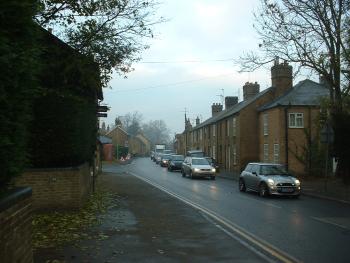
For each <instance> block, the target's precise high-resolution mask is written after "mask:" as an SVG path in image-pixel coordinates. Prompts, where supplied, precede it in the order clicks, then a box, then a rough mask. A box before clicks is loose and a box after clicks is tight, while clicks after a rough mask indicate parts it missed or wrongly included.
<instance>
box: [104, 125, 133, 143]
mask: <svg viewBox="0 0 350 263" xmlns="http://www.w3.org/2000/svg"><path fill="white" fill-rule="evenodd" d="M105 136H107V137H109V138H111V139H112V144H113V146H114V147H117V146H118V145H119V146H124V147H128V146H129V140H128V138H129V134H128V133H127V132H126V131H125V130H124V129H123V127H122V126H121V125H117V126H115V127H114V128H113V129H112V130H110V131H109V132H107V133H106V135H105Z"/></svg>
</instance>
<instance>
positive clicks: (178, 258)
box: [34, 173, 264, 263]
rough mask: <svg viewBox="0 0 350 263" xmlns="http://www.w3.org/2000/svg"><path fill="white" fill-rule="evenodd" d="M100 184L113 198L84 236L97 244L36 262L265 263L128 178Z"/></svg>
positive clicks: (48, 252) (44, 252)
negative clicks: (101, 215) (98, 219)
mask: <svg viewBox="0 0 350 263" xmlns="http://www.w3.org/2000/svg"><path fill="white" fill-rule="evenodd" d="M99 180H100V183H101V185H102V186H103V187H105V188H106V189H107V190H108V191H111V192H113V193H114V194H115V195H114V197H113V198H114V207H112V208H111V209H109V210H108V212H107V214H105V215H104V216H103V217H102V218H101V220H102V221H101V224H100V225H98V226H95V227H93V228H92V229H90V230H88V231H90V232H94V235H93V236H99V237H100V238H98V239H91V240H82V241H80V242H79V244H78V246H77V247H74V246H72V245H70V246H69V245H67V246H65V247H62V248H52V249H41V250H38V251H36V252H35V253H34V260H35V262H38V263H41V262H49V263H53V262H55V263H58V262H60V263H62V262H252V263H253V262H264V261H263V260H262V259H261V258H260V257H258V256H257V255H256V254H254V253H253V252H251V251H250V250H249V249H247V248H246V247H244V246H243V245H241V244H240V243H239V242H238V241H236V240H234V239H232V238H231V237H230V236H228V235H227V234H225V233H224V232H223V231H222V230H220V229H219V228H217V227H216V226H215V225H214V224H213V223H212V222H209V221H208V220H207V219H206V217H205V216H204V215H202V214H201V212H199V211H197V210H195V209H193V208H191V207H190V206H188V205H186V204H184V203H183V202H181V201H179V200H177V199H175V198H173V197H171V196H169V195H168V194H166V193H164V192H162V191H160V190H159V189H157V188H154V187H153V186H151V185H149V184H147V183H145V182H143V181H141V180H139V179H137V178H135V177H133V176H132V175H128V174H116V173H103V174H102V175H101V176H100V177H99ZM88 231H87V232H86V233H88ZM90 236H92V235H90ZM54 260H56V261H54Z"/></svg>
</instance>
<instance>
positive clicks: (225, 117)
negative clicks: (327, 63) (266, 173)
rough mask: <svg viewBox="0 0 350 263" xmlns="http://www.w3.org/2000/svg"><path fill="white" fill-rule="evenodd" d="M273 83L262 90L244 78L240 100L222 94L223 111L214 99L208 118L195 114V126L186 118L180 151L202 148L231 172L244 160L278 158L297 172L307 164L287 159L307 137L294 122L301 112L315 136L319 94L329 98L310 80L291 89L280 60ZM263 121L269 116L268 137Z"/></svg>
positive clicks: (287, 68)
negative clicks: (203, 119)
mask: <svg viewBox="0 0 350 263" xmlns="http://www.w3.org/2000/svg"><path fill="white" fill-rule="evenodd" d="M271 81H272V85H271V87H270V88H267V89H265V90H263V91H261V92H260V86H259V84H258V83H256V82H255V83H249V82H247V83H246V84H245V85H244V86H243V101H241V102H239V103H238V98H237V97H226V98H225V109H224V110H223V105H221V104H216V103H214V104H213V105H212V117H211V118H209V119H207V120H205V121H204V122H202V123H199V119H198V118H197V121H196V125H195V126H194V127H192V126H189V124H188V122H189V121H188V120H187V119H186V128H185V131H184V132H183V133H182V140H183V141H184V146H183V147H182V149H180V150H181V151H183V152H185V151H186V150H189V149H198V150H202V151H204V152H205V154H206V155H208V156H211V157H213V158H214V159H216V160H217V162H218V163H219V165H220V166H221V168H222V169H223V170H226V171H229V172H231V173H233V174H234V175H235V176H237V175H238V174H239V173H240V172H241V171H242V169H243V168H244V167H245V166H246V164H247V163H248V162H252V161H264V160H265V161H269V162H273V161H278V162H279V163H283V164H286V165H289V168H290V170H292V171H294V172H296V173H301V172H302V171H303V170H304V168H305V167H304V166H305V164H302V163H300V162H298V161H297V159H298V158H299V157H297V156H295V157H291V156H292V154H291V153H292V152H293V153H294V154H298V153H299V152H300V149H302V148H303V147H304V146H305V142H306V141H307V140H310V138H305V130H304V129H301V128H297V127H293V123H294V124H295V125H296V124H299V122H300V120H299V119H300V116H303V119H305V120H307V123H305V122H303V123H305V124H303V125H305V126H303V128H308V129H309V130H310V134H311V136H313V137H314V136H315V134H316V133H317V131H316V127H315V125H313V123H314V122H315V120H316V118H317V116H318V112H319V98H320V97H324V96H328V93H327V92H328V90H327V87H326V85H324V84H318V83H315V82H313V81H310V80H304V81H302V82H300V83H299V84H297V85H296V86H294V87H293V70H292V67H291V66H290V65H288V63H287V62H284V63H279V61H278V60H276V61H275V64H274V65H273V66H272V68H271ZM286 107H288V110H287V114H288V116H289V117H290V124H291V125H292V126H291V127H290V128H288V129H287V134H288V138H287V140H286V139H285V134H286V132H285V130H286V129H284V127H285V121H284V115H283V114H284V111H285V108H286ZM266 116H268V117H266ZM264 120H265V122H266V120H268V125H269V127H270V129H269V131H270V133H269V134H268V135H263V134H264V133H263V132H264V131H263V129H264ZM293 121H294V122H293ZM265 129H266V124H265ZM302 138H303V139H302ZM286 142H287V143H286ZM275 144H278V146H275ZM264 145H265V146H264ZM266 145H268V146H266ZM286 145H287V147H286ZM272 147H275V151H276V153H277V151H279V157H278V159H277V157H276V159H275V160H274V159H273V158H272V157H273V154H272V152H273V151H272ZM287 148H288V149H289V150H288V151H286V150H285V149H287ZM264 149H265V155H264ZM282 152H283V153H282ZM285 153H286V154H285ZM286 156H287V157H286ZM265 157H266V158H265ZM299 159H300V158H299Z"/></svg>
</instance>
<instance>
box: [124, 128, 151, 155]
mask: <svg viewBox="0 0 350 263" xmlns="http://www.w3.org/2000/svg"><path fill="white" fill-rule="evenodd" d="M129 145H130V147H129V153H131V154H132V155H134V156H146V155H148V154H149V152H150V150H151V143H150V141H149V140H148V139H147V138H146V137H145V136H144V135H143V134H141V133H139V134H137V135H136V136H131V137H130V138H129Z"/></svg>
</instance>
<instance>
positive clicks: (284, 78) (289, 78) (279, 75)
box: [271, 58, 293, 97]
mask: <svg viewBox="0 0 350 263" xmlns="http://www.w3.org/2000/svg"><path fill="white" fill-rule="evenodd" d="M271 82H272V87H275V88H276V90H275V97H280V96H281V95H283V94H284V93H286V91H287V90H288V89H290V88H291V87H293V67H292V66H290V65H289V64H288V62H287V61H286V60H285V61H284V62H283V63H279V59H278V58H276V59H275V62H274V65H273V66H272V67H271Z"/></svg>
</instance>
